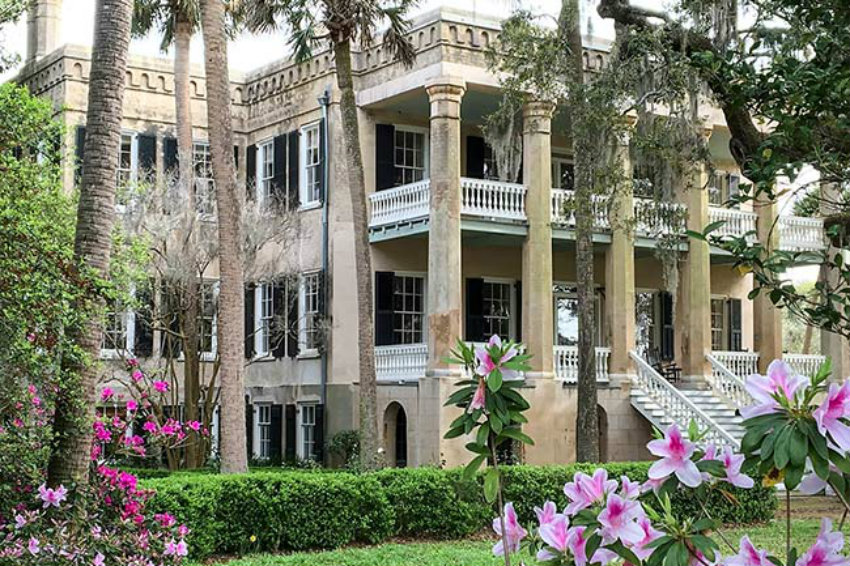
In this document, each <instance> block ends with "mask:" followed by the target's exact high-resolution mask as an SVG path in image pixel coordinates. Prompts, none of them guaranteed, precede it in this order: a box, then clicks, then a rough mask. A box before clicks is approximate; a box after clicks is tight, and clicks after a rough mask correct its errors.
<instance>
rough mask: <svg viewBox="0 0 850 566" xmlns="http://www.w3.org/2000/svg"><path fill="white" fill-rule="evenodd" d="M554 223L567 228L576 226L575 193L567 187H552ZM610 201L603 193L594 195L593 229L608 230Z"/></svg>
mask: <svg viewBox="0 0 850 566" xmlns="http://www.w3.org/2000/svg"><path fill="white" fill-rule="evenodd" d="M552 224H554V225H555V226H560V227H565V228H575V225H576V216H575V193H574V191H569V190H566V189H552ZM610 226H611V225H610V224H609V222H608V202H607V199H605V197H603V196H601V195H593V229H594V230H599V231H602V230H607V229H608V228H610Z"/></svg>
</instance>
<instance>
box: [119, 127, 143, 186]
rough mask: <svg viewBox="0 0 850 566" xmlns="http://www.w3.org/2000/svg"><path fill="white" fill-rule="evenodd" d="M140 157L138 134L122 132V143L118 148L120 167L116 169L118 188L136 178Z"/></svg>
mask: <svg viewBox="0 0 850 566" xmlns="http://www.w3.org/2000/svg"><path fill="white" fill-rule="evenodd" d="M138 157H139V156H138V147H137V144H136V135H135V134H131V133H124V134H121V145H120V146H119V149H118V169H117V170H116V183H117V185H116V186H117V187H118V188H123V187H126V186H127V185H129V184H130V183H132V182H134V181H135V180H136V175H137V171H138V160H139V159H138Z"/></svg>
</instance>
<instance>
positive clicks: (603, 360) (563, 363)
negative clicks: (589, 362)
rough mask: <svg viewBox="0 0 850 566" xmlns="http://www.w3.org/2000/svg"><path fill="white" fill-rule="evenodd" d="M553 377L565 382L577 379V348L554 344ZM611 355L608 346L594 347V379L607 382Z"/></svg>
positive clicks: (574, 381)
mask: <svg viewBox="0 0 850 566" xmlns="http://www.w3.org/2000/svg"><path fill="white" fill-rule="evenodd" d="M554 356H555V359H554V365H555V378H556V379H560V380H563V381H564V382H566V383H576V382H577V381H578V348H577V347H576V346H554ZM610 357H611V349H610V348H596V356H595V360H594V367H595V368H596V381H598V382H601V383H607V382H608V358H610Z"/></svg>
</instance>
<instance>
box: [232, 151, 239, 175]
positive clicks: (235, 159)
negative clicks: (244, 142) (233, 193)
mask: <svg viewBox="0 0 850 566" xmlns="http://www.w3.org/2000/svg"><path fill="white" fill-rule="evenodd" d="M233 168H234V169H236V171H237V175H238V172H239V146H238V145H234V146H233Z"/></svg>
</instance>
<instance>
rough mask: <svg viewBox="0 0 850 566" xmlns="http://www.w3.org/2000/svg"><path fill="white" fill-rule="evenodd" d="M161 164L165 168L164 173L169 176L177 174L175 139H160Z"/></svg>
mask: <svg viewBox="0 0 850 566" xmlns="http://www.w3.org/2000/svg"><path fill="white" fill-rule="evenodd" d="M162 166H163V167H164V168H165V174H166V175H169V176H176V175H177V139H176V138H170V137H169V138H163V140H162Z"/></svg>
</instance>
